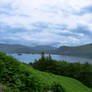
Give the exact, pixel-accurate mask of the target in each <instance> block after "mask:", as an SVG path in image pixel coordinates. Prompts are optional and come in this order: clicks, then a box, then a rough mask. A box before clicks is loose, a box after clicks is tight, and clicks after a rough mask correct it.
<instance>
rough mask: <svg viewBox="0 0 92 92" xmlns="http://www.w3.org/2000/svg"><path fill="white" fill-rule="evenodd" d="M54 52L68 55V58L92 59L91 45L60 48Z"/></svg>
mask: <svg viewBox="0 0 92 92" xmlns="http://www.w3.org/2000/svg"><path fill="white" fill-rule="evenodd" d="M54 52H55V53H58V54H62V55H68V56H78V57H86V58H92V44H87V45H82V46H75V47H74V46H72V47H69V46H61V47H59V48H58V49H57V50H55V51H54Z"/></svg>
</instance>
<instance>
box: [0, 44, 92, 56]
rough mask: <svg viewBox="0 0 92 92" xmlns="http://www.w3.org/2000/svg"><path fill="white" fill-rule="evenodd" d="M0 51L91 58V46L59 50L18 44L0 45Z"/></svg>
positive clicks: (67, 47)
mask: <svg viewBox="0 0 92 92" xmlns="http://www.w3.org/2000/svg"><path fill="white" fill-rule="evenodd" d="M0 51H2V52H5V53H41V52H45V53H51V54H58V55H67V56H78V57H86V58H92V44H87V45H83V46H75V47H69V46H61V47H59V48H55V47H51V46H35V47H29V46H24V45H19V44H0Z"/></svg>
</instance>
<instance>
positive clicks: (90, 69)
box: [30, 53, 92, 88]
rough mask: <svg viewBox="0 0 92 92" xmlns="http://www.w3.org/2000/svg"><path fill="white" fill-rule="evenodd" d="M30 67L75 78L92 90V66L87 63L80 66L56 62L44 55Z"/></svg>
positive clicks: (78, 64) (78, 63)
mask: <svg viewBox="0 0 92 92" xmlns="http://www.w3.org/2000/svg"><path fill="white" fill-rule="evenodd" d="M30 65H31V66H32V67H33V68H35V69H38V70H40V71H44V72H50V73H53V74H57V75H63V76H67V77H71V78H75V79H77V80H79V81H81V82H82V83H83V84H85V85H86V86H88V87H91V88H92V65H91V64H88V63H87V62H86V63H84V64H80V62H77V63H67V62H65V61H56V60H53V59H52V58H51V55H50V54H49V56H48V57H45V55H44V53H42V55H41V59H39V60H35V62H34V63H30Z"/></svg>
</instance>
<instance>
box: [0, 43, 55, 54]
mask: <svg viewBox="0 0 92 92" xmlns="http://www.w3.org/2000/svg"><path fill="white" fill-rule="evenodd" d="M52 50H55V48H54V47H51V46H34V47H29V46H24V45H19V44H0V51H2V52H4V53H41V52H42V51H44V52H46V53H47V52H49V51H52Z"/></svg>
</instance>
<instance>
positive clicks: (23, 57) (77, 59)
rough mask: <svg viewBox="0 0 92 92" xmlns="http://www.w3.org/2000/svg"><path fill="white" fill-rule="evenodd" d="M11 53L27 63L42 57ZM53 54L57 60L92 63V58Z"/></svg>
mask: <svg viewBox="0 0 92 92" xmlns="http://www.w3.org/2000/svg"><path fill="white" fill-rule="evenodd" d="M9 55H10V56H13V57H14V58H16V59H18V60H19V61H21V62H25V63H29V62H34V61H35V59H36V60H38V59H39V58H40V57H41V55H40V54H22V55H18V54H9ZM45 56H48V54H46V55H45ZM51 56H52V58H53V59H55V60H64V61H67V62H73V63H74V62H80V63H84V62H89V63H90V64H92V59H87V58H80V57H73V56H64V55H51Z"/></svg>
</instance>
